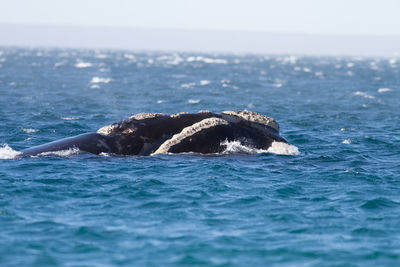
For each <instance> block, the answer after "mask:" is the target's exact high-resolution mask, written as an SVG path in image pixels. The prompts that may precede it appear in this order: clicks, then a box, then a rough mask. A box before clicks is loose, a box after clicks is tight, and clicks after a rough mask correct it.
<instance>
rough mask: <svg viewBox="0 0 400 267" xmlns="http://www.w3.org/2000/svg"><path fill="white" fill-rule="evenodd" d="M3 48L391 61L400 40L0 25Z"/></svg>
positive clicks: (393, 37)
mask: <svg viewBox="0 0 400 267" xmlns="http://www.w3.org/2000/svg"><path fill="white" fill-rule="evenodd" d="M0 46H22V47H55V48H57V47H59V48H92V49H126V50H139V51H143V50H149V51H154V50H156V51H182V52H223V53H262V54H293V55H331V56H332V55H338V56H340V55H342V56H380V57H392V56H399V53H400V36H385V35H383V36H378V35H375V36H372V35H371V36H368V35H313V34H300V33H267V32H251V31H226V30H185V29H153V28H124V27H102V26H62V25H22V24H0Z"/></svg>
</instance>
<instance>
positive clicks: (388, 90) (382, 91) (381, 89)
mask: <svg viewBox="0 0 400 267" xmlns="http://www.w3.org/2000/svg"><path fill="white" fill-rule="evenodd" d="M391 91H393V89H390V88H379V89H378V93H385V92H391Z"/></svg>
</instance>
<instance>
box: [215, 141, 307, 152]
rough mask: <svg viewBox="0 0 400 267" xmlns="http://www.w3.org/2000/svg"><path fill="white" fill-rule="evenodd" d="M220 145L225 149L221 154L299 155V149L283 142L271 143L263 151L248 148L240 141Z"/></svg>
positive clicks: (225, 142)
mask: <svg viewBox="0 0 400 267" xmlns="http://www.w3.org/2000/svg"><path fill="white" fill-rule="evenodd" d="M221 145H225V146H226V149H225V150H224V152H223V154H230V153H235V154H236V153H245V154H259V153H273V154H278V155H291V156H297V155H299V154H300V152H299V149H298V148H297V147H296V146H294V145H290V144H287V143H284V142H276V141H274V142H272V144H271V146H270V147H269V148H268V149H267V150H265V149H257V148H254V147H249V146H246V145H243V144H242V143H241V142H240V141H224V142H222V143H221Z"/></svg>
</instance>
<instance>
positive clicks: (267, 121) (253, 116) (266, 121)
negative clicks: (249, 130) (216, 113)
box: [222, 110, 279, 132]
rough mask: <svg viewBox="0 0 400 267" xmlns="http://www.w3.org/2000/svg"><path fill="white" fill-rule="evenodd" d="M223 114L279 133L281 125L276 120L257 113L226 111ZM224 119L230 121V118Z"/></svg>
mask: <svg viewBox="0 0 400 267" xmlns="http://www.w3.org/2000/svg"><path fill="white" fill-rule="evenodd" d="M222 114H226V115H231V116H235V117H238V118H241V119H243V120H246V121H249V122H255V123H258V124H262V125H266V126H269V127H271V128H273V129H275V130H276V131H278V132H279V124H278V123H277V122H276V121H275V120H274V118H271V117H267V116H264V115H261V114H259V113H257V112H252V111H247V110H238V111H235V110H230V111H224V112H222ZM223 118H224V119H226V120H229V118H228V117H226V116H223ZM232 122H233V121H232Z"/></svg>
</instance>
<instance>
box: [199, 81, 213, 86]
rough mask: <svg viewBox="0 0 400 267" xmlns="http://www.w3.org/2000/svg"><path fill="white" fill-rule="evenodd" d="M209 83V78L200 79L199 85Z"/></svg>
mask: <svg viewBox="0 0 400 267" xmlns="http://www.w3.org/2000/svg"><path fill="white" fill-rule="evenodd" d="M210 83H211V81H209V80H201V81H200V85H208V84H210Z"/></svg>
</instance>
